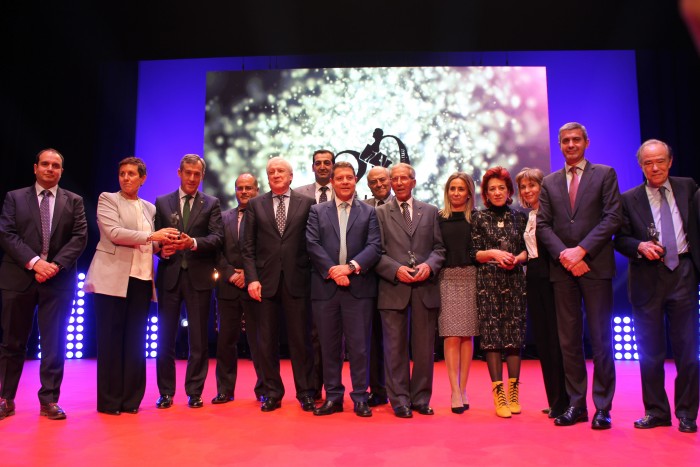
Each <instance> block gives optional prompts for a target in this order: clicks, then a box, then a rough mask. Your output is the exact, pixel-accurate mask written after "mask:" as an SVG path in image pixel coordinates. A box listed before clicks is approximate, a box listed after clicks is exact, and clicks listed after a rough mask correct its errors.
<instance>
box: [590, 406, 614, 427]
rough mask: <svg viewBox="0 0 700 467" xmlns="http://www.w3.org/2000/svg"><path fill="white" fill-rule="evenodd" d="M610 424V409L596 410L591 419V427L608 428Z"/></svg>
mask: <svg viewBox="0 0 700 467" xmlns="http://www.w3.org/2000/svg"><path fill="white" fill-rule="evenodd" d="M611 426H612V423H611V421H610V411H609V410H602V409H598V410H596V411H595V415H594V416H593V421H592V422H591V428H593V429H594V430H609V429H610V427H611Z"/></svg>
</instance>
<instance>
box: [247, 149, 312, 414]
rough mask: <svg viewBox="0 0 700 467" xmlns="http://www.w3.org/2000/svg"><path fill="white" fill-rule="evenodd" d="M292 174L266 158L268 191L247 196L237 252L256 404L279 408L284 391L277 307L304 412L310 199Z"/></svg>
mask: <svg viewBox="0 0 700 467" xmlns="http://www.w3.org/2000/svg"><path fill="white" fill-rule="evenodd" d="M293 176H294V174H293V172H292V166H291V164H290V163H289V162H288V161H287V160H285V159H284V158H282V157H273V158H272V159H270V160H269V161H268V163H267V180H268V183H269V185H270V191H269V192H267V193H265V194H264V195H262V196H258V197H256V198H253V199H251V200H250V201H249V202H248V208H247V209H246V213H245V216H244V218H243V222H244V225H245V228H244V229H243V246H242V251H241V254H242V256H243V271H244V275H245V282H246V287H247V289H248V294H249V295H250V297H251V298H252V299H253V300H252V302H251V306H250V311H251V315H255V320H256V324H257V327H258V345H257V349H258V355H259V365H260V370H261V373H262V377H263V391H264V393H265V397H266V399H265V401H264V402H263V404H262V406H261V408H260V410H262V411H263V412H272V411H273V410H277V409H278V408H280V407H281V406H282V397H283V396H284V384H283V383H282V377H281V376H280V357H279V322H280V319H281V316H280V315H281V314H282V313H283V314H284V319H285V322H286V325H287V326H286V328H287V340H288V342H289V353H290V357H291V360H292V372H293V374H294V385H295V388H296V397H297V400H298V401H299V403H300V404H301V408H302V409H303V410H304V411H306V412H311V411H313V410H314V408H315V404H314V398H313V396H314V393H315V389H314V387H313V381H312V370H313V356H312V350H311V319H310V314H309V306H308V301H309V281H310V279H311V263H310V261H309V255H308V253H307V250H306V223H307V220H308V218H309V210H310V209H311V205H313V204H314V203H315V201H314V199H313V198H310V197H307V196H302V195H300V194H298V193H296V192H295V191H293V190H291V189H290V188H289V187H290V185H291V184H292V178H293Z"/></svg>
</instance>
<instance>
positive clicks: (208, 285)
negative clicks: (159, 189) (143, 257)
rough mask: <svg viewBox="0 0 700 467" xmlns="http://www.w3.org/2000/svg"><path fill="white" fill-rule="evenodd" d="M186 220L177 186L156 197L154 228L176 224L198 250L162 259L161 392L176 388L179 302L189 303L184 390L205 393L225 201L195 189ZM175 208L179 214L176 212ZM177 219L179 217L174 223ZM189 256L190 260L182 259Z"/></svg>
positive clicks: (159, 285) (159, 278)
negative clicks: (170, 191) (210, 321)
mask: <svg viewBox="0 0 700 467" xmlns="http://www.w3.org/2000/svg"><path fill="white" fill-rule="evenodd" d="M191 206H192V207H191V211H190V216H189V221H188V223H187V226H184V225H183V224H182V222H183V220H182V212H181V209H180V196H179V190H176V191H175V192H173V193H170V194H167V195H163V196H159V197H158V198H157V199H156V220H155V229H156V230H160V229H162V228H164V227H175V228H177V229H179V230H180V231H182V232H185V233H186V234H187V235H189V236H190V237H192V238H194V239H195V241H196V242H197V249H196V250H178V251H176V252H175V253H174V254H173V255H172V256H170V257H168V258H161V260H160V261H159V262H158V275H157V278H156V287H157V288H158V301H159V308H158V316H159V321H158V325H159V332H158V341H159V348H158V357H157V361H156V369H157V375H158V389H159V390H160V393H161V394H162V395H170V396H172V395H174V394H175V338H176V336H177V329H178V326H179V325H180V307H181V305H182V302H183V301H184V302H185V307H186V308H187V321H188V326H187V333H188V337H189V344H190V355H189V359H188V360H187V372H186V374H185V392H186V393H187V395H188V396H201V395H202V390H203V389H204V381H205V380H206V378H207V371H208V369H209V345H208V337H209V336H208V332H207V331H208V330H207V324H208V322H209V308H210V306H211V292H212V289H213V288H214V268H215V266H216V256H217V253H218V251H219V249H220V248H221V241H222V238H223V229H222V225H221V207H220V204H219V200H218V199H217V198H214V197H213V196H209V195H206V194H204V193H202V192H201V191H197V193H196V195H195V197H194V199H193V200H192V205H191ZM174 213H177V215H178V216H179V217H175V216H173V214H174ZM173 219H176V220H179V223H178V225H172V221H173ZM184 258H187V266H186V268H185V267H184V266H185V265H184V264H183V259H184Z"/></svg>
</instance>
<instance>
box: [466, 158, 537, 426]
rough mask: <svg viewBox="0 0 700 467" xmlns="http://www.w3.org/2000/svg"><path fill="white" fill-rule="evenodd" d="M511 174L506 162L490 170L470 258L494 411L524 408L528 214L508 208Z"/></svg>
mask: <svg viewBox="0 0 700 467" xmlns="http://www.w3.org/2000/svg"><path fill="white" fill-rule="evenodd" d="M514 192H515V191H514V189H513V180H512V179H511V177H510V174H509V173H508V171H507V170H506V169H504V168H503V167H493V168H491V169H489V170H488V171H486V173H485V174H484V176H483V178H482V181H481V197H482V199H483V201H484V204H485V205H486V209H484V210H482V211H478V212H477V213H476V214H475V215H474V218H473V221H472V244H473V245H472V252H471V255H472V258H473V259H474V260H475V263H476V264H477V275H476V289H477V310H478V313H479V331H480V334H481V349H482V350H483V351H484V353H485V356H486V364H487V366H488V369H489V375H490V377H491V382H492V383H491V384H492V391H493V397H494V404H495V406H496V415H498V416H499V417H504V418H509V417H510V416H511V414H514V413H515V414H518V413H520V410H521V409H520V402H519V398H518V384H519V378H520V351H521V349H522V347H523V344H524V343H525V320H526V295H525V275H524V274H523V267H522V265H523V263H525V262H526V261H527V251H526V249H525V241H524V240H523V233H524V232H525V225H526V224H527V217H526V216H525V214H523V213H522V212H519V211H514V210H512V209H510V207H509V205H510V204H512V202H513V194H514ZM502 353H505V358H506V365H507V367H508V395H507V396H506V393H505V388H504V386H503V363H502V359H501V355H502Z"/></svg>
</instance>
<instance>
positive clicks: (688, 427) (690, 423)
mask: <svg viewBox="0 0 700 467" xmlns="http://www.w3.org/2000/svg"><path fill="white" fill-rule="evenodd" d="M678 431H680V432H681V433H696V432H697V431H698V425H697V423H695V420H694V419H692V418H685V417H681V418H679V419H678Z"/></svg>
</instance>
